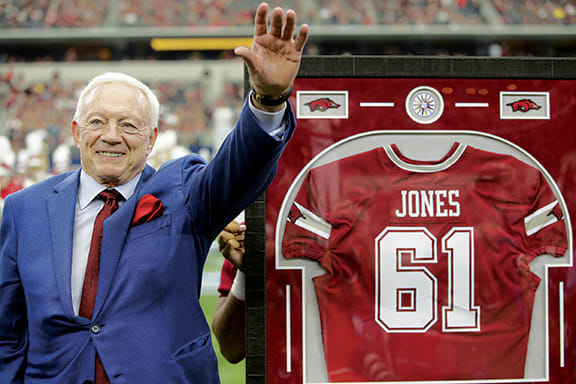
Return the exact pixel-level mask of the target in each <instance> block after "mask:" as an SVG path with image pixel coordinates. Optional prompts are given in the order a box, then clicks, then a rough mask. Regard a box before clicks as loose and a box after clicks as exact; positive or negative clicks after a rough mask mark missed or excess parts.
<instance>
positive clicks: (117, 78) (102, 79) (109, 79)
mask: <svg viewBox="0 0 576 384" xmlns="http://www.w3.org/2000/svg"><path fill="white" fill-rule="evenodd" d="M104 83H124V84H128V85H131V86H133V87H136V88H138V89H139V90H140V91H142V93H144V96H146V99H147V100H148V105H149V106H150V110H149V113H150V126H151V127H152V128H154V127H157V126H158V121H159V119H160V102H159V101H158V97H156V95H155V94H154V92H152V90H151V89H150V88H149V87H148V86H147V85H146V84H144V83H143V82H141V81H140V80H138V79H136V78H134V77H132V76H129V75H126V74H124V73H120V72H105V73H102V74H100V75H98V76H96V77H94V78H92V80H90V82H89V83H88V85H86V87H84V89H83V90H82V92H80V96H79V97H78V102H77V104H76V111H75V112H74V120H75V121H79V119H80V115H81V112H82V109H84V106H85V105H84V102H85V100H86V98H87V96H88V95H89V94H90V92H92V91H93V90H94V89H95V88H96V87H98V86H99V85H101V84H104Z"/></svg>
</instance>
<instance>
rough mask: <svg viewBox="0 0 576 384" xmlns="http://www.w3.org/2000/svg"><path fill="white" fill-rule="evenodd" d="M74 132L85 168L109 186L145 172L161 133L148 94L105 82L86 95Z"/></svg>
mask: <svg viewBox="0 0 576 384" xmlns="http://www.w3.org/2000/svg"><path fill="white" fill-rule="evenodd" d="M86 96H87V97H86V99H85V104H84V108H83V110H82V111H81V115H80V118H79V121H73V122H72V134H73V135H74V141H75V142H76V146H77V147H78V148H79V149H80V157H81V162H82V169H83V170H84V171H85V172H86V173H88V174H89V175H90V176H92V177H93V178H94V179H95V180H96V181H98V182H99V183H101V184H104V185H106V186H108V187H114V186H118V185H122V184H125V183H127V182H128V181H130V179H132V178H133V177H134V176H136V175H137V174H138V173H139V172H141V171H142V170H143V169H144V167H145V165H146V159H147V157H148V155H149V154H150V152H151V151H152V147H153V146H154V143H155V142H156V137H157V136H158V127H150V113H149V105H148V101H147V99H146V97H145V96H144V94H143V93H142V92H141V91H140V90H139V89H138V88H136V87H133V86H131V85H128V84H124V83H104V84H101V85H99V86H97V87H96V88H95V89H94V90H93V91H91V93H90V94H88V95H86Z"/></svg>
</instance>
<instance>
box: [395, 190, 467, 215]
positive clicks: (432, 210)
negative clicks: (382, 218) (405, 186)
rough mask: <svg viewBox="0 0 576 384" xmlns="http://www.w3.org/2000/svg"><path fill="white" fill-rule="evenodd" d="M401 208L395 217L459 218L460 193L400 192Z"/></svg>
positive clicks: (450, 191)
mask: <svg viewBox="0 0 576 384" xmlns="http://www.w3.org/2000/svg"><path fill="white" fill-rule="evenodd" d="M400 193H401V194H402V207H401V209H396V210H395V214H396V217H406V216H408V217H458V216H460V202H459V201H458V198H459V197H460V191H459V190H457V189H448V190H443V189H441V190H402V191H400Z"/></svg>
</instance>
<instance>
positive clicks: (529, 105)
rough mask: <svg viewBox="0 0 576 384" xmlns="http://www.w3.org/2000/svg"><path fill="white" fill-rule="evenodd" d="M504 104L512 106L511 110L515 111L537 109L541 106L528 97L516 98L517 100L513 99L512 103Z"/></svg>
mask: <svg viewBox="0 0 576 384" xmlns="http://www.w3.org/2000/svg"><path fill="white" fill-rule="evenodd" d="M506 105H508V106H510V107H512V112H516V111H520V112H528V111H530V110H531V109H535V110H538V109H540V108H542V107H541V106H539V105H538V104H536V103H535V102H533V101H532V100H530V99H522V100H518V101H515V102H513V103H509V104H506Z"/></svg>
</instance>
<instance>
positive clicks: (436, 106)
mask: <svg viewBox="0 0 576 384" xmlns="http://www.w3.org/2000/svg"><path fill="white" fill-rule="evenodd" d="M406 112H407V113H408V116H410V118H411V119H412V120H414V121H415V122H417V123H420V124H430V123H433V122H435V121H436V120H438V119H439V118H440V116H442V112H444V100H443V99H442V95H440V92H438V91H437V90H435V89H434V88H431V87H426V86H423V87H417V88H414V89H413V90H412V91H410V93H409V94H408V97H407V98H406Z"/></svg>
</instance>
